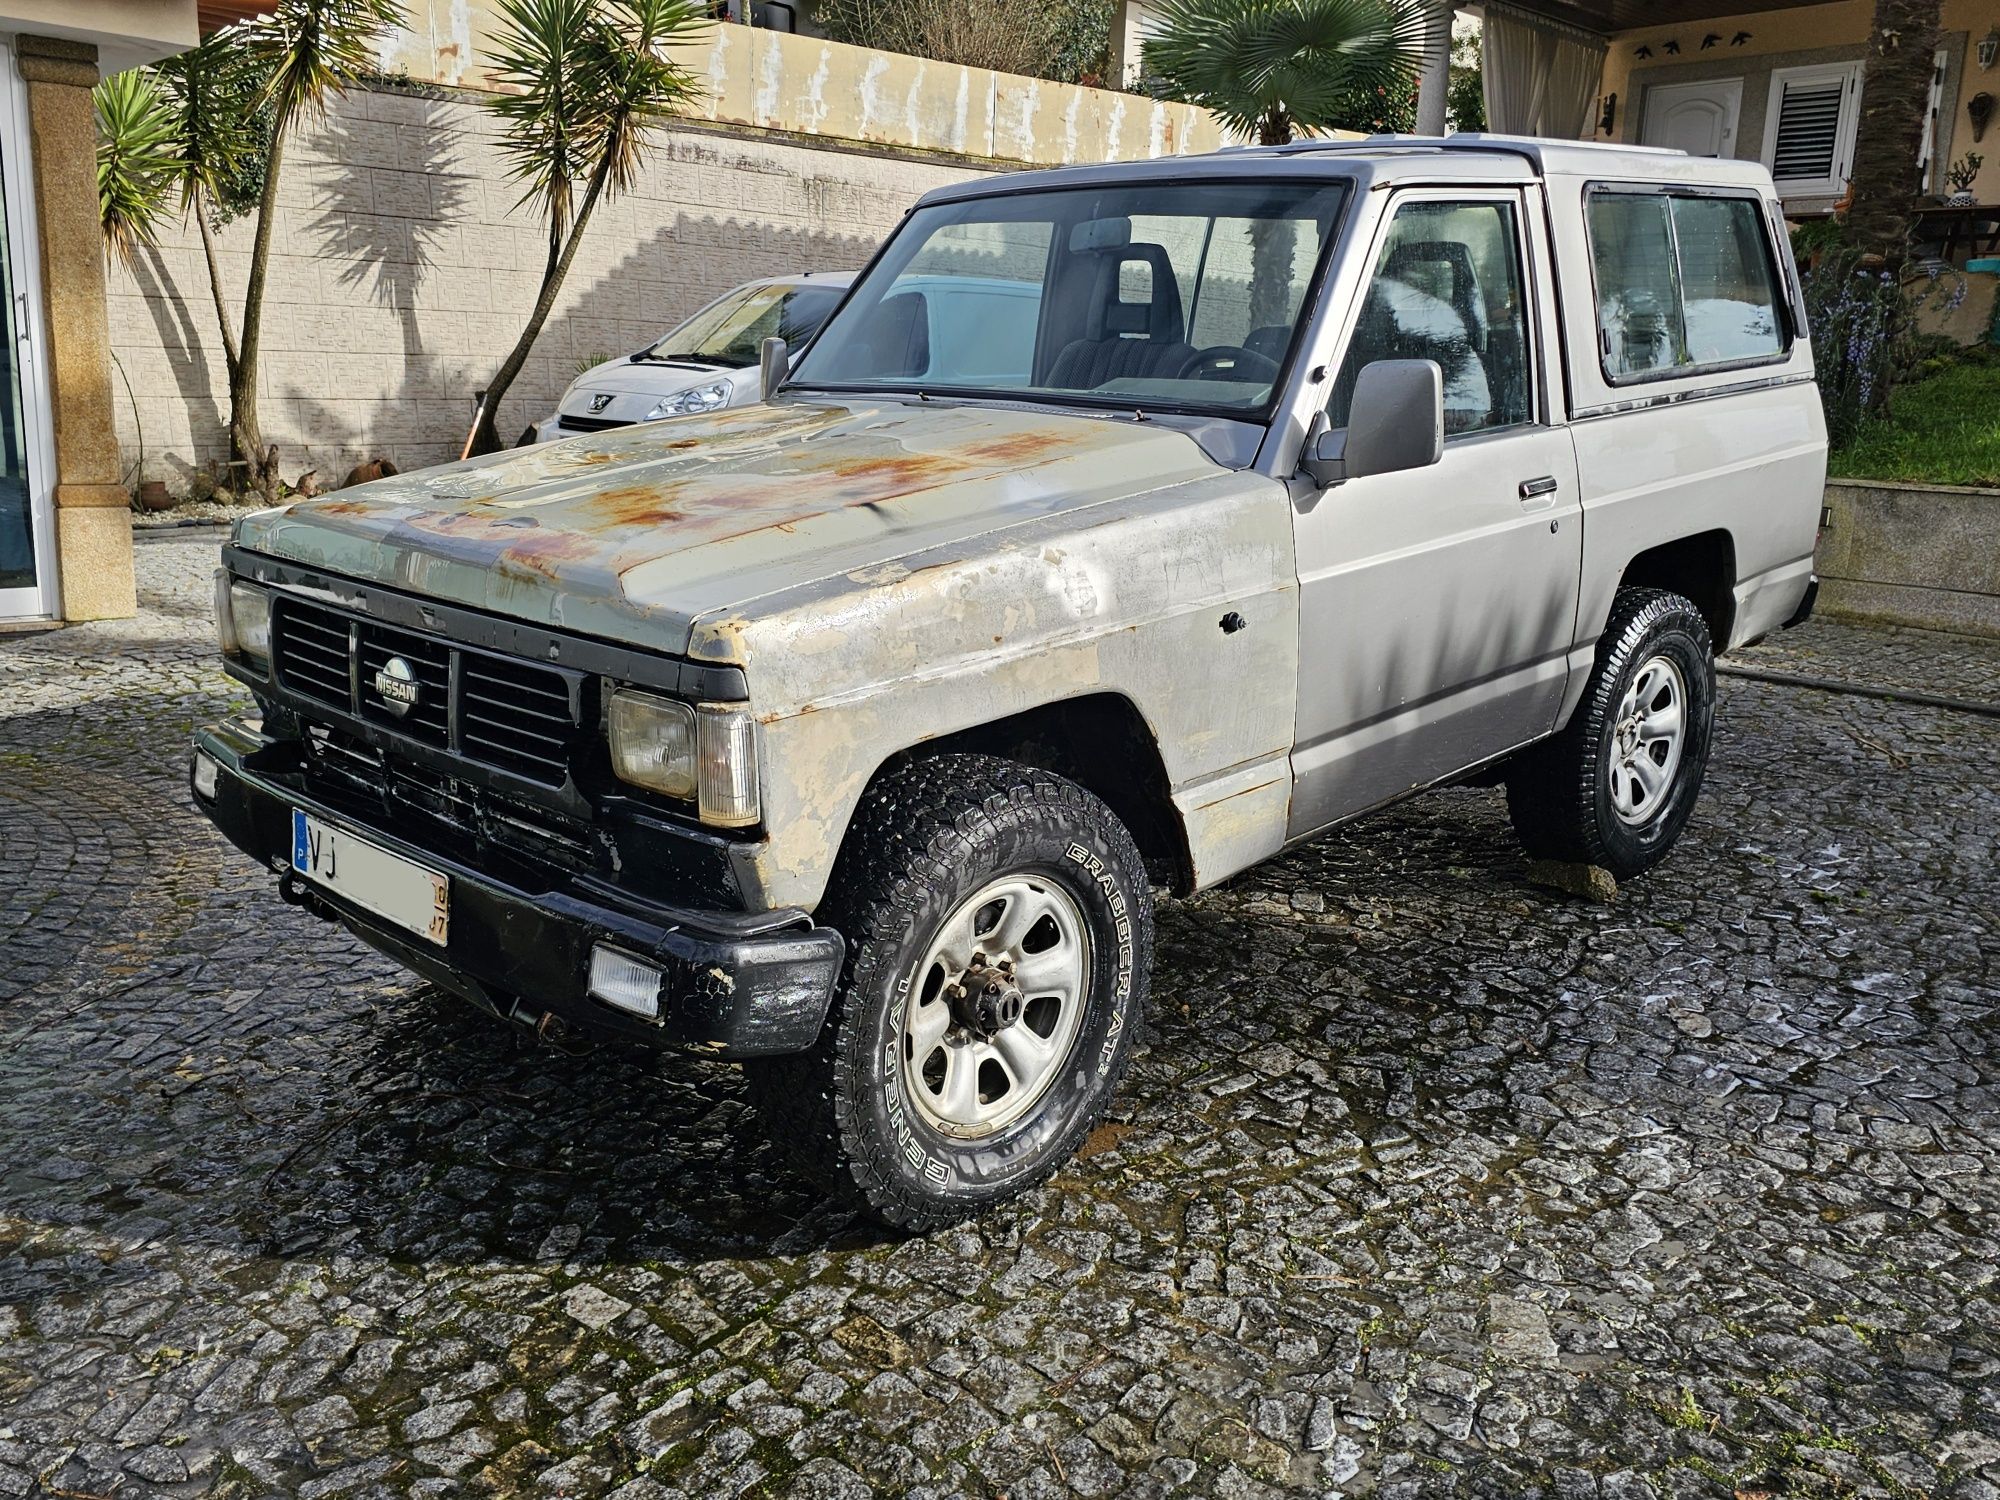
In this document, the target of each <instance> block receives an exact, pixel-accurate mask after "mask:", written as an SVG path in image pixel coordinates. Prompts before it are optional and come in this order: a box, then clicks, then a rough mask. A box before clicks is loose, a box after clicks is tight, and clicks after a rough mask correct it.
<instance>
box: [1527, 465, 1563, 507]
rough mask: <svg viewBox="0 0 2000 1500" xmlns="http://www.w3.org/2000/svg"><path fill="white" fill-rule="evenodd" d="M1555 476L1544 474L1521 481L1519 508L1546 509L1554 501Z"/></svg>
mask: <svg viewBox="0 0 2000 1500" xmlns="http://www.w3.org/2000/svg"><path fill="white" fill-rule="evenodd" d="M1556 489H1557V485H1556V476H1555V475H1553V474H1544V475H1542V477H1541V478H1539V479H1524V480H1522V481H1521V509H1523V510H1525V511H1530V512H1533V511H1538V510H1547V509H1548V508H1549V507H1550V506H1552V505H1554V504H1555V503H1556Z"/></svg>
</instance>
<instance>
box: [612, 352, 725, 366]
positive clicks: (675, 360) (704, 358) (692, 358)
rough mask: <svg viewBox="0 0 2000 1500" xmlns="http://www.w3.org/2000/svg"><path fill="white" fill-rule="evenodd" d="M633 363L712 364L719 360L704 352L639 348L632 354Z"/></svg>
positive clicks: (717, 362)
mask: <svg viewBox="0 0 2000 1500" xmlns="http://www.w3.org/2000/svg"><path fill="white" fill-rule="evenodd" d="M632 359H633V362H634V363H641V362H643V363H645V364H649V365H669V364H672V365H712V364H719V363H721V361H719V360H715V359H711V358H710V357H709V356H708V355H706V354H661V353H659V352H658V351H656V350H652V349H641V350H640V351H639V352H638V353H637V354H635V355H633V356H632Z"/></svg>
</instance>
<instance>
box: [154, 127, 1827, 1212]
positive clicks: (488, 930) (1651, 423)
mask: <svg viewBox="0 0 2000 1500" xmlns="http://www.w3.org/2000/svg"><path fill="white" fill-rule="evenodd" d="M960 293H964V294H965V295H966V297H968V298H970V299H971V300H973V301H977V302H979V303H980V304H981V305H982V306H983V307H984V308H986V309H987V310H988V311H989V312H990V316H980V317H972V316H961V315H955V316H954V318H953V319H951V320H948V321H941V320H938V319H935V318H933V317H931V316H930V315H929V307H928V302H929V300H930V299H931V298H933V297H936V296H939V295H952V296H954V297H956V296H959V294H960ZM967 305H969V303H968V302H966V301H964V300H963V299H962V300H961V302H960V304H959V313H961V314H962V313H963V312H964V309H965V306H967ZM772 362H773V365H774V366H778V365H781V364H782V363H783V361H782V360H779V359H774V360H773V361H772ZM773 373H774V374H778V375H781V376H782V378H779V379H775V380H774V381H773V382H772V384H771V385H770V387H769V391H770V394H769V395H768V396H767V398H766V400H765V402H764V403H762V404H759V405H756V406H752V407H745V408H740V409H734V410H727V411H722V412H718V413H715V414H713V415H710V416H697V417H691V418H689V419H687V420H685V421H681V422H675V423H671V424H667V425H664V426H641V427H631V428H622V429H618V430H614V431H607V432H602V433H594V434H589V435H585V436H580V437H576V438H573V439H570V440H568V441H565V442H560V443H554V444H549V445H546V446H541V447H535V448H529V449H519V450H515V451H512V452H509V453H505V454H499V455H495V456H493V457H491V458H486V459H480V460H475V461H473V462H470V463H462V464H454V465H447V466H445V467H442V468H438V469H433V470H430V471H428V472H425V473H421V474H414V475H403V476H398V477H396V478H393V479H387V480H383V481H382V482H380V483H377V484H373V485H369V486H366V487H364V488H361V489H357V490H351V491H346V492H343V493H341V494H339V495H336V496H333V497H330V498H325V499H320V500H314V501H308V502H304V503H301V504H297V505H293V506H291V507H289V508H288V509H284V510H279V511H270V512H265V513H262V514H260V515H257V516H253V517H251V518H249V519H247V520H245V521H243V522H241V523H239V526H238V529H237V532H236V535H235V537H234V539H233V541H232V543H231V545H230V546H229V547H228V549H227V550H226V553H225V567H224V570H223V571H222V573H221V575H220V576H219V578H218V586H217V601H216V602H217V608H218V615H219V624H220V630H221V636H222V645H223V650H224V652H225V654H226V656H227V660H228V667H229V671H230V672H231V673H232V674H233V675H234V676H236V677H237V678H238V679H239V680H241V681H242V682H244V683H245V684H246V685H247V686H248V687H249V689H250V690H251V691H252V692H253V693H254V694H255V695H256V698H257V701H258V712H257V714H256V715H255V716H254V717H251V718H247V719H242V720H237V721H233V722H228V723H223V724H218V725H215V726H213V727H210V728H207V729H204V730H202V731H200V733H199V734H198V735H197V736H196V738H195V749H194V757H193V768H192V776H193V784H194V790H195V794H196V797H197V798H198V800H199V802H200V804H201V805H202V806H203V807H204V808H205V809H206V811H207V812H208V813H209V815H210V816H211V817H212V818H213V819H214V820H215V822H216V823H217V824H218V825H220V826H221V827H222V828H223V829H224V830H225V831H226V832H227V833H228V835H229V837H230V838H232V839H233V840H234V841H235V842H236V843H237V844H239V845H240V846H241V847H242V848H243V849H245V850H246V851H248V852H249V853H250V854H252V855H254V856H255V857H257V858H258V859H260V860H263V861H266V862H268V863H269V864H270V865H271V866H272V867H273V868H274V869H275V870H276V871H277V872H278V874H279V881H278V884H279V889H280V891H281V893H282V894H283V895H284V896H285V898H286V899H287V900H290V901H293V902H297V903H302V904H304V905H305V906H307V907H309V908H311V909H312V910H314V911H316V912H318V913H320V914H322V915H324V916H327V917H329V918H332V919H334V920H337V921H339V922H341V923H343V924H345V925H346V926H347V927H348V928H350V929H351V930H353V931H354V932H355V933H357V934H359V935H360V936H361V937H363V938H364V939H366V940H367V941H368V942H370V943H372V944H374V945H375V946H377V947H378V948H380V949H382V950H383V951H385V952H387V953H390V954H392V955H394V956H395V957H397V958H399V959H400V960H402V961H403V962H405V963H406V964H408V965H409V967H410V968H412V969H414V970H415V971H416V972H417V973H419V974H421V975H423V976H425V977H426V978H429V979H431V980H433V981H435V982H436V983H437V984H439V985H441V986H444V987H446V988H448V989H450V990H453V991H456V992H458V993H460V994H463V995H465V996H467V997H469V998H470V999H472V1000H474V1001H476V1002H478V1003H479V1004H481V1005H483V1006H486V1007H488V1008H489V1009H491V1010H493V1011H495V1012H497V1013H498V1014H500V1015H502V1016H506V1017H511V1018H513V1019H514V1020H517V1021H519V1022H522V1023H524V1024H526V1025H529V1026H532V1027H534V1028H536V1029H537V1030H538V1031H542V1032H548V1031H551V1030H557V1029H565V1028H576V1029H581V1030H588V1031H593V1032H598V1033H607V1034H611V1035H617V1036H623V1037H627V1038H631V1039H636V1040H638V1041H640V1042H645V1043H651V1044H654V1045H663V1046H673V1047H680V1048H687V1049H691V1050H693V1051H696V1052H699V1053H703V1054H707V1055H709V1056H712V1057H716V1058H722V1059H740V1060H741V1062H742V1065H743V1067H744V1069H745V1072H746V1073H747V1075H748V1078H749V1082H750V1086H751V1089H752V1092H753V1095H754V1097H755V1098H756V1100H757V1101H758V1102H759V1104H760V1107H761V1108H762V1110H763V1111H764V1113H765V1115H766V1116H767V1117H768V1119H769V1121H770V1122H771V1124H772V1126H773V1128H774V1129H775V1131H776V1133H777V1134H778V1135H779V1136H780V1137H782V1139H783V1140H784V1141H785V1142H786V1143H787V1144H788V1145H789V1146H790V1147H791V1148H792V1149H793V1151H794V1152H795V1154H796V1155H797V1157H798V1159H799V1161H800V1162H801V1163H802V1164H803V1166H804V1167H805V1168H806V1170H808V1171H809V1172H810V1173H812V1174H813V1175H814V1176H815V1177H816V1178H817V1179H818V1180H819V1181H820V1182H822V1183H823V1184H824V1185H825V1187H826V1188H827V1189H828V1190H829V1191H830V1192H832V1193H833V1194H836V1195H837V1196H839V1197H840V1198H842V1199H844V1200H846V1201H848V1202H850V1203H852V1204H854V1205H856V1206H857V1207H859V1208H862V1209H864V1210H866V1211H867V1212H869V1213H871V1214H874V1215H875V1216H877V1217H879V1218H880V1219H882V1220H884V1221H886V1222H888V1223H890V1224H893V1225H898V1226H904V1227H912V1228H921V1227H925V1226H930V1225H936V1224H940V1223H944V1222H948V1221H951V1220H953V1219H955V1218H959V1217H962V1216H965V1215H967V1214H971V1213H974V1212H977V1211H979V1210H981V1209H983V1208H985V1207H987V1206H989V1205H991V1204H994V1203H997V1202H1000V1201H1002V1200H1004V1199H1006V1198H1009V1197H1011V1196H1013V1195H1015V1194H1017V1193H1019V1192H1021V1191H1022V1190H1023V1189H1025V1188H1028V1187H1030V1186H1032V1185H1033V1184H1035V1183H1038V1182H1040V1181H1041V1180H1043V1179H1044V1178H1046V1177H1047V1176H1048V1175H1049V1174H1050V1173H1052V1172H1054V1171H1055V1170H1056V1169H1057V1168H1058V1167H1059V1166H1060V1165H1061V1163H1062V1162H1063V1161H1064V1160H1065V1159H1066V1158H1067V1157H1068V1156H1069V1154H1070V1153H1071V1152H1072V1151H1073V1150H1074V1149H1075V1147H1076V1145H1077V1143H1078V1142H1079V1141H1080V1140H1081V1139H1082V1137H1083V1135H1084V1133H1085V1132H1086V1131H1087V1130H1088V1129H1089V1128H1090V1126H1091V1124H1092V1122H1093V1121H1094V1120H1095V1119H1096V1118H1097V1116H1098V1115H1099V1113H1100V1111H1102V1110H1103V1109H1104V1107H1105V1105H1106V1103H1107V1102H1108V1100H1109V1099H1110V1096H1111V1094H1112V1091H1113V1090H1114V1089H1115V1088H1116V1087H1117V1085H1118V1081H1119V1078H1120V1076H1121V1074H1122V1073H1123V1071H1124V1068H1125V1065H1126V1062H1127V1059H1128V1057H1129V1055H1130V1052H1131V1047H1132V1039H1133V1032H1134V1029H1135V1025H1136V1022H1137V1020H1138V1017H1139V1013H1140V1009H1141V1006H1142V1004H1143V1002H1144V999H1145V996H1146V990H1147V982H1148V973H1149V970H1150V966H1151V957H1152V943H1153V903H1154V891H1155V888H1164V889H1166V890H1170V891H1173V892H1176V893H1186V892H1190V891H1195V890H1199V889H1201V888H1203V887H1205V886H1209V885H1213V884H1214V883H1216V882H1218V881H1221V880H1224V879H1227V878H1228V877H1229V876H1231V875H1233V874H1235V873H1236V872H1238V871H1240V870H1242V869H1244V868H1246V867H1247V866H1250V865H1252V864H1255V863H1256V862H1257V861H1259V860H1262V859H1265V858H1267V857H1269V856H1270V855H1273V854H1275V853H1277V852H1279V851H1280V850H1282V849H1284V848H1286V847H1287V846H1288V845H1291V844H1293V843H1296V842H1298V841H1300V840H1303V839H1306V838H1310V837H1312V836H1313V835H1315V834H1317V833H1319V832H1322V831H1323V830H1325V829H1327V828H1330V827H1332V826H1334V825H1335V824H1338V823H1340V822H1342V821H1343V820H1345V819H1348V818H1352V817H1355V816H1357V815H1358V814H1361V813H1365V812H1368V811H1371V810H1373V809H1375V808H1379V807H1382V806H1384V805H1386V804H1388V803H1391V802H1394V801H1396V800H1398V799H1399V798H1402V797H1406V796H1409V795H1411V794H1412V793H1415V792H1418V791H1421V790H1423V789H1424V788H1426V787H1429V786H1434V785H1437V784H1439V783H1441V782H1447V781H1454V780H1463V779H1465V778H1467V777H1470V776H1475V775H1478V776H1484V777H1487V778H1491V779H1494V780H1498V781H1504V782H1505V784H1506V787H1507V792H1508V801H1509V806H1510V808H1511V809H1512V812H1513V818H1514V823H1515V826H1516V827H1517V828H1518V830H1519V832H1520V836H1521V840H1522V842H1523V844H1524V845H1525V847H1526V848H1527V850H1528V851H1529V852H1530V853H1532V854H1534V855H1538V856H1544V857H1549V858H1555V859H1562V860H1572V861H1589V862H1592V863H1595V864H1598V865H1601V866H1604V867H1606V868H1608V869H1610V870H1611V871H1613V872H1614V873H1615V874H1617V875H1618V876H1621V877H1624V876H1633V875H1638V874H1640V873H1642V872H1644V871H1645V870H1647V869H1649V868H1650V867H1651V866H1652V865H1654V864H1655V863H1657V862H1658V861H1659V860H1660V859H1662V858H1663V857H1664V856H1665V855H1666V854H1667V852H1668V850H1669V849H1670V848H1671V847H1672V845H1673V843H1674V840H1675V839H1676V837H1677V836H1678V835H1679V833H1680V831H1681V829H1682V827H1683V826H1684V825H1685V824H1686V822H1687V820H1688V818H1689V816H1690V815H1691V813H1692V812H1693V810H1694V806H1695V800H1696V796H1697V793H1698V791H1699V789H1700V785H1701V778H1702V770H1703V766H1704V763H1705V762H1706V760H1707V756H1708V750H1709V739H1710V733H1711V727H1712V724H1713V717H1714V706H1715V684H1714V667H1713V658H1714V653H1715V652H1716V651H1717V650H1719V649H1722V648H1724V647H1726V646H1729V645H1732V644H1738V643H1742V642H1745V641H1748V640H1751V639H1754V638H1756V637H1758V636H1761V635H1763V634H1764V633H1766V632H1767V631H1770V630H1773V629H1775V628H1777V627H1779V626H1780V625H1783V624H1785V623H1788V622H1791V621H1794V620H1797V619H1799V618H1802V617H1803V615H1804V613H1805V611H1806V610H1807V609H1808V608H1809V607H1810V602H1811V597H1812V588H1813V583H1812V551H1813V543H1814V536H1815V527H1816V521H1817V517H1818V514H1819V507H1820V490H1821V483H1822V479H1823V475H1824V466H1825V447H1826V443H1825V430H1824V426H1823V423H1822V420H1821V416H1820V408H1819V405H1818V401H1817V398H1816V393H1815V390H1814V386H1813V366H1812V354H1811V350H1810V346H1809V343H1808V340H1807V334H1806V329H1805V324H1804V320H1803V317H1802V315H1801V312H1800V306H1799V298H1798V293H1797V287H1796V284H1795V278H1794V274H1793V267H1792V265H1791V263H1790V261H1789V259H1788V257H1787V254H1786V244H1785V239H1784V235H1783V225H1782V221H1781V219H1780V217H1779V212H1778V204H1777V200H1776V198H1775V197H1774V195H1773V193H1772V189H1771V183H1770V179H1769V177H1768V176H1767V175H1766V174H1765V173H1764V171H1763V170H1762V169H1761V168H1759V167H1757V166H1755V165H1751V164H1746V163H1741V162H1721V161H1709V160H1695V159H1691V158H1688V157H1685V156H1681V155H1678V154H1674V153H1666V152H1655V151H1640V150H1622V149H1610V148H1598V147H1590V146H1582V145H1568V144H1555V143H1546V142H1536V141H1524V140H1505V139H1497V138H1480V137H1459V138H1453V139H1450V140H1445V141H1442V142H1440V141H1435V140H1428V141H1425V140H1404V139H1382V140H1373V141H1368V142H1363V143H1356V144H1340V145H1331V144H1323V143H1309V144H1302V145H1297V146H1292V147H1283V148H1274V149H1256V150H1244V151H1234V152H1225V153H1221V154H1218V155H1214V156H1208V157H1201V158H1190V159H1183V160H1175V161H1160V162H1149V163H1140V164H1129V165H1115V166H1105V167H1091V168H1082V169H1071V170H1066V171H1056V172H1041V173H1024V174H1019V175H1014V176H1008V177H1003V178H998V179H990V180H984V181H980V182H977V183H969V184H965V185H962V186H958V187H953V188H948V189H945V190H942V191H939V192H935V193H932V194H930V195H929V196H928V197H926V198H924V199H923V200H922V201H921V202H920V203H919V204H918V205H917V206H916V207H915V208H914V209H913V210H912V211H911V213H910V214H909V215H908V217H907V218H906V219H905V220H904V222H903V223H902V225H901V226H900V227H899V228H898V229H897V231H896V233H895V234H894V235H893V236H892V237H891V238H890V239H889V241H888V242H887V243H886V244H885V245H884V246H883V248H882V249H881V251H880V252H879V253H878V255H877V256H876V258H875V260H874V262H873V263H872V264H871V265H870V266H869V268H868V269H867V270H866V271H865V272H864V273H863V274H862V275H861V277H860V278H859V279H858V280H857V281H856V282H855V284H854V286H853V288H852V289H851V290H850V292H849V293H848V295H847V296H846V298H845V300H844V301H843V302H842V304H841V306H840V307H839V309H838V310H837V311H836V312H835V313H834V314H833V316H832V318H831V319H830V320H829V321H828V322H827V324H826V325H825V327H824V328H823V329H822V330H821V332H820V333H819V334H818V335H817V337H816V338H814V339H813V341H812V342H811V343H810V344H809V345H808V346H807V347H805V348H804V349H803V350H802V351H800V352H799V353H798V356H797V357H796V358H795V359H794V360H792V361H791V363H790V369H789V372H783V371H781V370H777V369H774V371H773Z"/></svg>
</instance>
